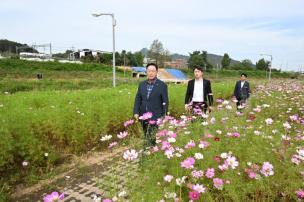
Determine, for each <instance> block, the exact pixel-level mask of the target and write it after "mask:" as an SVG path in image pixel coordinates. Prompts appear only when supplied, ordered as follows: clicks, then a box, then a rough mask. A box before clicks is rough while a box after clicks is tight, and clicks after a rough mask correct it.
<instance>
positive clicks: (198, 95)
mask: <svg viewBox="0 0 304 202" xmlns="http://www.w3.org/2000/svg"><path fill="white" fill-rule="evenodd" d="M192 101H193V102H204V82H203V79H200V80H195V82H194V91H193V98H192Z"/></svg>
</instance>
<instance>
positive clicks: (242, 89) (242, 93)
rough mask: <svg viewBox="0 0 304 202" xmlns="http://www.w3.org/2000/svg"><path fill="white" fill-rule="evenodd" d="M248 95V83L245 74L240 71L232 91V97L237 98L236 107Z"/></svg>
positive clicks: (244, 101) (240, 104)
mask: <svg viewBox="0 0 304 202" xmlns="http://www.w3.org/2000/svg"><path fill="white" fill-rule="evenodd" d="M249 96H250V85H249V82H248V81H247V74H245V73H242V74H241V78H240V80H239V81H237V82H236V84H235V87H234V92H233V98H234V99H236V100H237V103H236V106H237V108H238V109H239V108H241V106H242V105H244V104H245V103H246V101H247V99H248V98H249Z"/></svg>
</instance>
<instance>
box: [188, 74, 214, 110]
mask: <svg viewBox="0 0 304 202" xmlns="http://www.w3.org/2000/svg"><path fill="white" fill-rule="evenodd" d="M194 83H195V79H192V80H190V81H189V82H188V86H187V92H186V97H185V104H189V103H190V102H191V101H192V98H193V91H194ZM203 83H204V84H203V85H204V101H205V102H206V103H207V98H208V102H209V106H211V105H213V94H212V90H211V83H210V81H209V80H207V79H203Z"/></svg>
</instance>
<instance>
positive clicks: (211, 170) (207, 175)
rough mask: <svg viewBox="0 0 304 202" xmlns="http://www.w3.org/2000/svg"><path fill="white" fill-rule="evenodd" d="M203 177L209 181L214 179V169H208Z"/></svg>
mask: <svg viewBox="0 0 304 202" xmlns="http://www.w3.org/2000/svg"><path fill="white" fill-rule="evenodd" d="M205 176H206V177H207V178H209V179H211V178H213V177H214V168H208V169H207V171H206V174H205Z"/></svg>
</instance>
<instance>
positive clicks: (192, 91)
mask: <svg viewBox="0 0 304 202" xmlns="http://www.w3.org/2000/svg"><path fill="white" fill-rule="evenodd" d="M193 73H194V77H195V78H194V79H192V80H190V81H189V82H188V86H187V91H186V96H185V109H186V110H191V109H192V110H193V112H196V110H197V109H199V110H201V111H202V112H204V113H206V111H207V109H208V104H209V106H210V107H209V109H211V106H212V105H213V94H212V90H211V83H210V81H209V80H207V79H204V78H203V75H204V72H203V69H202V68H201V67H199V66H197V67H195V68H194V70H193ZM207 100H208V103H207Z"/></svg>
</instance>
